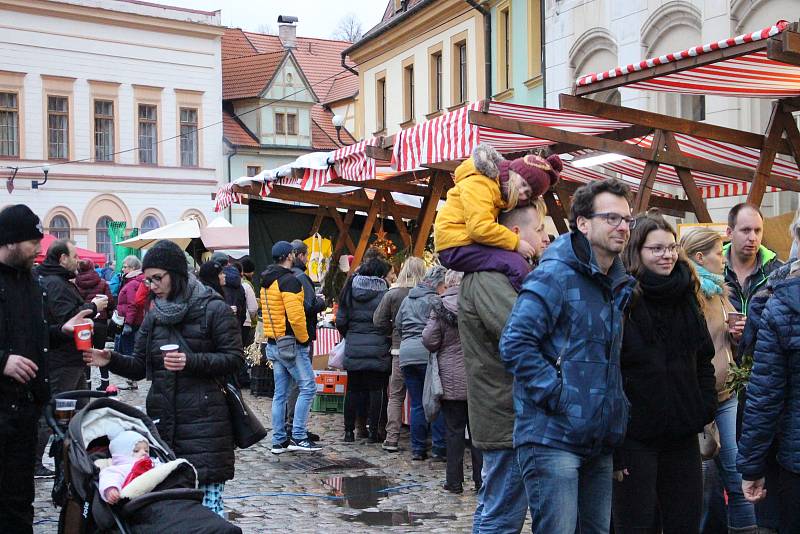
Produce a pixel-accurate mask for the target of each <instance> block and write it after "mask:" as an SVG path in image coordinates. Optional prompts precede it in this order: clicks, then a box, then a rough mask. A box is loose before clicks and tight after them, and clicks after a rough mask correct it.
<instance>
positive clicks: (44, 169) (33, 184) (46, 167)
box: [31, 163, 50, 189]
mask: <svg viewBox="0 0 800 534" xmlns="http://www.w3.org/2000/svg"><path fill="white" fill-rule="evenodd" d="M42 172H43V173H44V181H43V182H40V181H38V180H33V181H31V189H39V186H40V185H44V184H46V183H47V173H49V172H50V165H48V164H47V163H45V164H44V165H42Z"/></svg>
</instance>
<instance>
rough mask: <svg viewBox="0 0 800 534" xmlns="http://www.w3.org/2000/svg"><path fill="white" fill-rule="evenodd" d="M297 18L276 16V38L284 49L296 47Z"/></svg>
mask: <svg viewBox="0 0 800 534" xmlns="http://www.w3.org/2000/svg"><path fill="white" fill-rule="evenodd" d="M295 22H297V17H292V16H290V15H278V38H279V39H280V40H281V44H282V45H283V47H284V48H296V47H297V26H295V25H294V23H295Z"/></svg>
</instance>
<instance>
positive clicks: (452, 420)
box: [442, 400, 483, 488]
mask: <svg viewBox="0 0 800 534" xmlns="http://www.w3.org/2000/svg"><path fill="white" fill-rule="evenodd" d="M442 415H443V416H444V422H445V425H447V485H448V486H451V487H459V488H460V487H461V486H462V484H463V483H464V445H465V443H466V439H465V438H464V429H465V428H468V427H469V419H468V417H467V401H457V400H453V401H450V400H442ZM469 450H470V454H471V455H472V481H473V482H474V483H475V486H476V487H479V486H480V485H481V468H482V466H483V456H482V455H481V451H479V450H478V449H476V448H475V447H474V446H471V447H470V448H469Z"/></svg>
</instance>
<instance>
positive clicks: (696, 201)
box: [664, 132, 711, 223]
mask: <svg viewBox="0 0 800 534" xmlns="http://www.w3.org/2000/svg"><path fill="white" fill-rule="evenodd" d="M664 141H665V142H666V144H667V150H669V151H677V152H680V147H679V146H678V142H677V141H676V140H675V134H673V133H672V132H664ZM675 172H676V173H678V178H680V180H681V185H683V190H684V191H685V192H686V197H687V198H688V199H689V203H690V204H691V205H692V210H693V211H694V214H695V215H696V216H697V220H698V221H699V222H702V223H710V222H711V215H710V214H709V213H708V208H707V207H706V203H705V202H704V201H703V196H702V195H701V194H700V190H699V189H698V188H697V184H696V183H695V181H694V177H693V176H692V172H691V171H690V170H689V169H684V168H682V167H675Z"/></svg>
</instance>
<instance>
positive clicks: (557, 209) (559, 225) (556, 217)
mask: <svg viewBox="0 0 800 534" xmlns="http://www.w3.org/2000/svg"><path fill="white" fill-rule="evenodd" d="M542 198H543V199H544V203H545V205H546V206H547V214H548V215H550V218H551V219H553V224H555V225H556V230H558V233H559V234H566V233H567V232H569V227H568V226H567V221H566V218H567V216H566V214H565V213H564V208H563V207H562V206H560V205H559V204H558V202H556V197H555V195H554V194H553V192H552V191H545V193H544V195H542Z"/></svg>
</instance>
